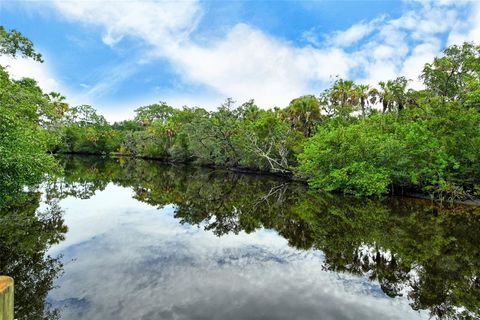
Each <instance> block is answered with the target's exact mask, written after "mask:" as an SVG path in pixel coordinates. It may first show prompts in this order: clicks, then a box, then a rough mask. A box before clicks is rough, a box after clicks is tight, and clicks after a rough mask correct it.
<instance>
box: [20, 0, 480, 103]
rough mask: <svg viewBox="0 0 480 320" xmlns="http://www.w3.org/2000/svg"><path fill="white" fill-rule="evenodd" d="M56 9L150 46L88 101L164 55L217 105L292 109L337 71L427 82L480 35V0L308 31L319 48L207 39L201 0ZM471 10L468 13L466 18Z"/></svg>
mask: <svg viewBox="0 0 480 320" xmlns="http://www.w3.org/2000/svg"><path fill="white" fill-rule="evenodd" d="M53 6H54V8H55V9H56V10H58V11H59V12H60V13H61V14H62V15H63V16H65V17H66V18H67V19H70V20H73V21H79V22H81V23H85V24H88V25H93V26H96V27H98V28H100V29H101V30H103V33H102V35H101V36H102V39H103V42H104V43H105V44H106V45H109V46H116V45H117V44H118V43H119V42H121V41H122V39H124V38H125V37H131V38H135V39H140V40H142V41H143V42H144V43H145V44H146V45H147V50H144V51H142V55H141V57H140V59H137V61H136V62H134V63H132V65H130V66H129V67H125V66H119V68H117V69H114V70H113V71H112V72H111V73H110V74H109V76H107V77H105V78H104V79H102V80H101V81H100V82H99V83H96V84H95V83H91V84H89V85H90V88H89V90H88V92H87V97H86V99H87V100H88V99H90V100H94V98H95V96H96V95H99V94H101V93H103V92H108V91H110V90H112V88H113V87H115V85H116V83H118V82H120V81H124V80H125V79H128V77H130V76H132V75H133V74H134V73H135V68H136V67H137V65H138V64H145V63H148V62H149V61H151V60H152V59H158V58H162V59H166V60H167V61H168V62H169V63H170V64H171V65H172V67H173V70H176V71H177V74H178V76H179V77H180V78H182V80H183V81H184V82H187V83H193V84H195V85H200V86H203V87H205V88H207V89H206V91H208V93H206V94H205V95H204V96H202V95H200V96H198V97H196V98H197V99H198V101H204V102H205V103H207V101H210V102H211V103H210V105H212V104H213V102H215V104H217V102H218V101H221V100H223V99H224V98H226V97H233V98H234V99H236V100H238V101H243V100H246V99H249V98H254V99H255V100H257V102H258V103H259V104H260V105H261V106H267V107H272V106H274V105H279V106H284V105H286V104H288V102H289V101H290V100H291V99H293V98H295V97H297V96H299V95H302V94H312V93H313V94H318V93H319V92H320V91H321V90H322V89H323V87H325V86H327V84H328V82H329V80H330V79H331V76H335V75H339V76H342V77H349V78H352V79H354V80H357V81H360V82H369V83H376V82H378V81H379V80H386V79H390V78H394V77H396V76H398V75H406V76H407V77H408V78H411V79H413V80H418V79H417V76H418V74H419V73H420V72H421V69H422V67H423V64H424V63H425V62H428V61H430V60H431V59H432V58H433V57H434V56H435V55H438V54H439V53H440V52H441V50H442V48H444V47H445V46H446V45H448V44H451V43H460V42H462V41H465V40H470V41H471V40H476V41H479V40H480V2H452V1H447V0H445V1H441V2H438V1H421V2H420V1H407V3H406V7H407V8H410V9H408V10H406V11H405V12H403V14H401V15H400V16H399V17H396V18H386V17H379V18H376V19H373V20H371V21H363V22H360V23H357V24H354V25H353V26H351V27H349V28H346V29H345V30H339V31H336V32H333V33H331V34H327V35H321V34H320V35H319V36H318V37H317V36H316V35H315V32H306V33H304V34H303V38H304V39H306V40H308V41H309V42H310V43H311V44H313V45H314V46H315V47H312V46H311V45H306V46H298V45H295V44H293V43H290V42H287V41H283V40H280V39H277V38H275V37H273V36H271V35H269V34H266V33H265V32H263V31H262V30H259V29H256V28H254V27H252V26H250V25H248V24H244V23H240V24H237V25H235V26H233V27H232V28H231V29H230V30H227V32H226V33H225V35H224V36H223V37H218V35H217V36H216V37H215V39H214V40H212V39H208V41H205V42H200V41H198V39H195V38H194V37H193V36H192V31H194V30H195V28H196V26H197V24H198V22H199V21H200V19H201V17H202V8H201V4H200V3H199V2H198V1H181V2H170V1H167V2H165V1H138V2H134V1H118V2H101V1H79V2H78V1H77V2H72V1H54V2H53ZM462 11H467V12H468V17H467V18H466V19H465V18H464V17H463V16H462V15H461V12H462ZM314 30H318V29H314ZM310 31H311V30H310ZM202 36H203V37H205V35H202ZM447 38H448V40H446V39H447ZM317 39H324V40H325V41H324V43H321V42H320V41H318V40H317ZM352 44H359V45H358V46H357V47H355V48H352V47H351V45H352ZM148 47H149V50H148ZM24 69H25V67H24ZM38 76H39V77H40V78H42V79H44V80H40V82H44V83H47V84H48V81H47V79H53V78H50V77H49V76H48V73H44V74H40V75H38ZM412 85H413V86H414V87H419V86H420V83H419V82H418V81H416V82H414V83H413V84H412ZM212 92H213V94H212ZM159 98H161V99H165V98H169V99H171V100H174V101H176V103H177V104H179V105H181V104H183V103H181V101H185V103H187V102H188V103H190V102H191V100H192V97H191V96H188V97H187V96H184V95H183V93H182V92H179V93H178V96H172V95H171V94H170V95H168V97H165V96H163V97H159ZM153 100H156V99H153Z"/></svg>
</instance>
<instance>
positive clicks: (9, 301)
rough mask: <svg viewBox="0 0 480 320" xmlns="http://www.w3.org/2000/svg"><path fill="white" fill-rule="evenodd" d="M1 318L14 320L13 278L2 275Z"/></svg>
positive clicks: (0, 294) (0, 279)
mask: <svg viewBox="0 0 480 320" xmlns="http://www.w3.org/2000/svg"><path fill="white" fill-rule="evenodd" d="M0 320H13V279H12V278H10V277H5V276H0Z"/></svg>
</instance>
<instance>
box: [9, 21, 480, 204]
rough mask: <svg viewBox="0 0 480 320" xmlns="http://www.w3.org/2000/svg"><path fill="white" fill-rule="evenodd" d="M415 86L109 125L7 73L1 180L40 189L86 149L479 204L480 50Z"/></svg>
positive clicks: (21, 42) (157, 112)
mask: <svg viewBox="0 0 480 320" xmlns="http://www.w3.org/2000/svg"><path fill="white" fill-rule="evenodd" d="M0 53H1V54H8V55H13V56H15V55H24V56H27V57H31V58H33V59H35V60H37V61H41V60H42V58H41V55H39V54H38V53H36V52H35V51H34V49H33V45H32V43H31V42H30V41H29V40H28V39H26V38H24V37H23V36H22V35H21V34H20V33H18V32H17V31H14V30H13V31H7V30H5V29H4V28H1V29H0ZM420 79H421V80H422V82H423V85H424V89H422V90H413V89H410V88H409V82H410V80H409V79H406V78H405V77H398V78H396V79H394V80H389V81H386V82H380V83H379V84H378V85H375V86H371V85H366V84H358V83H355V82H354V81H351V80H346V79H341V78H336V79H334V81H333V82H332V85H331V86H330V87H329V88H328V89H326V90H324V91H323V92H322V93H320V94H319V95H318V96H314V95H307V96H302V97H299V98H297V99H294V100H292V101H291V102H290V104H289V105H288V106H286V107H284V108H279V107H275V108H273V109H262V108H260V107H259V106H257V105H256V103H255V101H253V100H250V101H247V102H245V103H243V104H240V105H237V104H236V103H235V101H233V100H232V99H227V100H226V101H225V102H224V103H223V104H222V105H221V106H220V107H219V108H218V109H217V110H215V111H208V110H205V109H203V108H200V107H183V108H181V109H176V108H173V107H171V106H170V105H168V104H167V103H165V102H159V103H155V104H151V105H147V106H142V107H139V108H137V109H136V110H135V117H134V118H133V119H130V120H125V121H121V122H116V123H114V124H109V123H108V121H106V119H105V118H104V117H103V116H101V115H99V114H98V113H97V111H96V110H95V109H94V108H93V107H91V106H89V105H81V106H75V107H72V106H69V105H68V104H67V103H66V102H65V97H63V96H62V95H61V94H59V93H55V92H53V93H50V94H45V93H43V92H42V91H41V89H40V88H39V87H38V86H37V84H36V82H35V81H34V80H31V79H22V80H13V79H11V77H10V76H9V75H8V72H7V71H6V70H5V68H3V67H2V68H0V81H1V82H2V83H1V86H0V102H1V104H0V109H1V110H0V120H1V121H0V133H1V136H0V172H2V178H1V182H0V183H1V184H2V187H4V186H5V188H6V187H8V188H10V189H11V188H18V187H20V186H23V185H25V184H31V183H35V182H38V179H39V178H40V177H41V176H42V175H44V174H45V172H50V171H52V170H56V169H58V165H57V164H56V161H55V159H54V157H53V156H52V154H55V153H86V154H106V155H110V154H120V155H128V156H134V157H143V158H154V159H161V160H165V161H170V162H188V163H196V164H200V165H210V166H222V167H230V168H237V169H243V170H257V171H265V172H274V173H281V174H286V175H292V176H294V177H297V178H301V179H305V180H307V181H308V183H309V186H310V187H311V188H312V189H322V190H327V191H338V192H343V193H348V194H354V195H357V196H372V195H381V194H387V193H402V192H420V193H428V194H430V195H432V196H434V197H437V198H441V199H445V198H449V199H466V198H471V197H476V196H479V195H480V161H479V160H480V113H479V111H480V46H478V45H475V44H472V43H464V44H463V45H459V46H457V45H455V46H451V47H449V48H447V49H446V50H445V51H444V52H443V54H442V55H441V56H440V57H437V58H435V59H434V61H432V62H431V63H427V64H425V66H424V68H423V70H422V73H421V75H420ZM5 188H4V189H5Z"/></svg>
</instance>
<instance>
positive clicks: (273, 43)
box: [171, 24, 352, 106]
mask: <svg viewBox="0 0 480 320" xmlns="http://www.w3.org/2000/svg"><path fill="white" fill-rule="evenodd" d="M171 60H172V62H173V63H174V65H176V66H177V68H178V69H179V73H180V74H183V75H185V77H186V79H187V80H189V81H193V82H197V83H203V84H207V85H208V86H210V87H212V88H213V89H215V90H216V91H217V92H219V93H220V94H222V95H224V96H232V97H234V98H235V99H239V100H246V99H249V98H252V95H253V98H255V99H256V100H257V101H258V102H259V103H260V104H261V105H264V106H272V105H284V104H285V103H288V101H290V100H291V99H292V98H294V97H296V96H299V95H301V94H304V93H305V92H308V91H309V90H310V89H311V88H310V86H309V82H310V81H312V80H316V81H324V82H327V81H328V80H329V76H330V75H332V74H339V75H341V76H346V75H347V72H348V70H349V68H350V67H351V65H350V64H351V63H352V61H351V60H349V59H348V56H347V54H345V52H343V51H342V50H339V49H335V48H331V49H330V48H329V49H324V50H318V49H314V48H311V47H305V48H295V47H293V46H290V45H289V44H288V43H284V42H281V41H279V40H276V39H273V38H271V37H268V36H267V35H266V34H264V33H263V32H261V31H260V30H258V29H254V28H252V27H250V26H248V25H245V24H238V25H236V26H235V27H234V28H233V29H232V30H231V31H230V32H229V33H228V35H227V37H226V38H224V39H221V40H219V41H217V42H216V43H214V44H213V45H212V46H209V47H204V46H201V45H197V44H193V43H190V44H189V45H186V46H184V47H179V48H174V49H173V50H172V51H171Z"/></svg>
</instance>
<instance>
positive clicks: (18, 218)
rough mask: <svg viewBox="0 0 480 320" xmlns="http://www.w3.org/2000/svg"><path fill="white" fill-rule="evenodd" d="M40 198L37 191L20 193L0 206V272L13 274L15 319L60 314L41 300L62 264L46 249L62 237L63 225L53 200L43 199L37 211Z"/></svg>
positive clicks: (56, 315) (27, 319) (22, 319)
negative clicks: (41, 205) (48, 253)
mask: <svg viewBox="0 0 480 320" xmlns="http://www.w3.org/2000/svg"><path fill="white" fill-rule="evenodd" d="M40 197H41V194H40V193H39V192H21V193H17V194H15V195H13V196H12V197H9V198H10V199H9V201H8V203H2V206H1V207H0V274H6V275H10V276H12V277H14V280H15V318H16V319H18V320H31V319H49V320H50V319H58V318H59V317H60V313H59V310H58V309H57V308H52V307H50V306H49V305H48V304H46V303H45V299H46V297H47V294H48V292H49V291H50V290H51V289H52V288H53V282H54V280H55V279H56V278H57V277H58V276H59V275H60V274H61V271H62V263H61V262H60V260H59V258H58V257H56V258H55V257H52V256H50V255H47V254H46V252H47V250H48V249H49V248H50V246H52V245H53V244H56V243H58V242H60V241H62V240H63V239H64V234H65V232H66V231H67V227H66V226H65V224H64V222H63V218H62V216H63V212H62V210H61V209H60V207H59V206H58V203H57V202H56V201H45V202H44V204H43V208H42V209H41V210H39V205H40Z"/></svg>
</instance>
